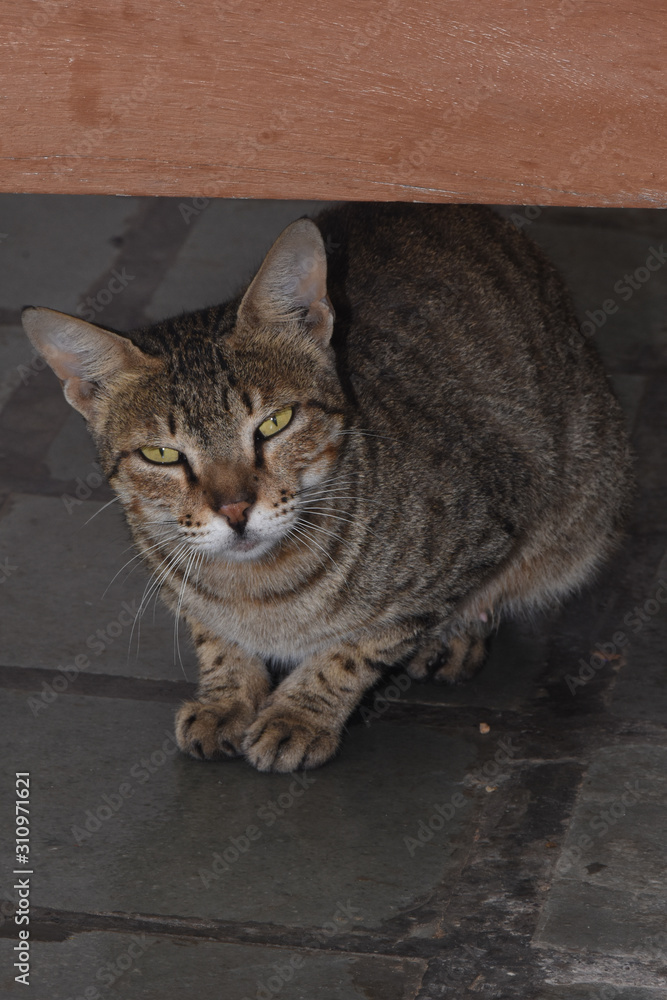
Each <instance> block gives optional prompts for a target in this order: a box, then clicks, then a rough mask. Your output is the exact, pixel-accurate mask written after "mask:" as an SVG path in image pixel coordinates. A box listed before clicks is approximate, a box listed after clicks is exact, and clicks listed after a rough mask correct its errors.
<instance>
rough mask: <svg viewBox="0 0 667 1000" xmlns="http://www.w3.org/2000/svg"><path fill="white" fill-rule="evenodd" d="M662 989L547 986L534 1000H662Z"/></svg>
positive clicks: (607, 985) (606, 985) (599, 984)
mask: <svg viewBox="0 0 667 1000" xmlns="http://www.w3.org/2000/svg"><path fill="white" fill-rule="evenodd" d="M664 996H665V990H664V987H662V986H660V987H656V988H655V989H651V988H647V989H644V988H643V987H641V986H637V987H635V986H617V985H616V983H614V982H611V981H610V982H597V983H579V984H577V985H575V986H570V985H568V986H547V987H544V989H543V990H542V991H541V992H540V994H539V996H538V997H536V998H535V1000H663V998H664Z"/></svg>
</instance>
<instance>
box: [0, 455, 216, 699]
mask: <svg viewBox="0 0 667 1000" xmlns="http://www.w3.org/2000/svg"><path fill="white" fill-rule="evenodd" d="M80 471H81V476H80V479H81V482H80V484H77V485H76V486H75V491H74V493H69V492H65V493H63V494H62V495H61V496H60V497H40V496H30V495H14V496H13V497H12V498H11V499H10V500H9V502H8V503H7V504H6V505H5V507H4V508H3V513H4V516H3V517H1V518H0V561H2V560H5V561H6V564H7V565H9V566H11V574H10V575H9V576H8V579H7V581H6V583H5V584H4V586H3V589H2V601H1V602H0V632H1V633H2V644H1V646H0V665H2V664H6V665H9V666H24V667H51V668H54V669H57V670H61V669H62V668H63V667H70V666H71V665H72V664H73V663H75V664H76V663H77V662H78V663H79V665H81V666H82V669H85V670H87V671H88V672H90V673H109V674H117V675H124V676H135V677H152V678H166V679H171V680H178V679H181V680H182V679H183V677H184V676H185V677H186V678H187V679H188V680H194V679H196V663H195V656H194V652H193V650H192V649H191V647H190V645H189V638H188V636H187V629H186V628H183V627H182V628H181V629H180V630H179V640H180V641H179V645H180V649H181V659H182V664H183V665H181V662H180V660H179V659H178V656H176V657H175V652H174V619H173V617H172V615H171V614H170V613H169V612H168V611H167V610H166V609H164V608H163V607H162V606H161V605H160V604H159V602H158V604H157V606H156V611H155V617H154V616H153V605H152V604H150V606H149V610H148V611H147V613H146V614H145V616H144V617H143V618H142V620H141V622H140V627H139V628H138V629H137V628H135V629H134V634H132V628H133V623H134V618H135V615H136V613H137V610H138V608H139V606H140V603H141V598H142V595H143V593H144V589H145V586H146V583H147V580H148V576H147V574H146V572H145V571H144V569H143V568H142V567H141V566H139V565H138V560H135V561H134V562H131V563H130V564H129V565H128V566H127V568H126V569H125V570H124V571H123V572H121V573H120V575H119V576H118V578H117V579H116V581H115V582H114V583H113V584H112V585H111V586H110V587H109V589H108V591H107V593H106V595H105V593H104V592H105V590H106V588H107V586H108V585H109V584H110V582H111V581H112V579H113V577H114V575H115V574H116V573H117V572H118V570H121V569H122V567H123V564H124V563H126V562H127V561H128V560H131V559H132V558H133V556H134V554H135V550H134V549H133V548H131V547H130V546H131V542H130V538H129V534H128V531H127V528H126V527H125V524H124V521H123V518H122V515H121V513H120V511H119V510H118V508H117V506H116V505H115V504H112V505H111V506H110V507H107V509H106V510H103V509H102V508H103V507H104V504H103V503H101V502H97V501H95V500H94V499H88V500H82V501H79V497H80V496H86V495H90V497H91V498H92V497H94V496H95V493H96V491H99V490H100V489H101V486H100V484H101V483H102V477H101V475H100V474H99V470H98V469H97V468H96V467H95V466H93V465H91V466H88V467H87V468H85V467H84V468H82V469H81V470H80ZM77 493H78V494H79V496H77ZM105 496H106V493H105ZM90 518H93V519H92V520H90V523H88V524H87V523H86V522H87V521H89V519H90ZM4 564H5V563H3V565H4ZM135 566H137V569H135V570H134V571H133V572H132V573H131V575H127V574H128V573H130V571H131V570H132V569H133V567H135ZM131 636H132V643H131V644H130V637H131ZM77 657H83V658H84V660H79V661H77ZM175 660H176V662H174V661H175ZM84 661H85V662H84Z"/></svg>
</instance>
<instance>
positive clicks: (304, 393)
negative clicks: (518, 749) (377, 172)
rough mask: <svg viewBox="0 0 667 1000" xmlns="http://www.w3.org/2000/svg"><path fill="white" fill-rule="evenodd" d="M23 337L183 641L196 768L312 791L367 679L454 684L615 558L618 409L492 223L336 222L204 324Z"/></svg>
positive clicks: (50, 321) (390, 212) (529, 257)
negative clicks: (294, 776) (277, 779)
mask: <svg viewBox="0 0 667 1000" xmlns="http://www.w3.org/2000/svg"><path fill="white" fill-rule="evenodd" d="M327 248H328V251H329V252H328V256H327ZM23 324H24V327H25V330H26V332H27V334H28V336H29V338H30V340H31V341H32V343H33V345H34V346H35V347H36V348H37V350H38V351H39V352H40V353H41V354H42V356H43V357H44V358H45V360H46V361H47V362H48V364H49V365H50V366H51V367H52V368H53V370H54V372H55V373H56V375H57V376H58V378H59V379H60V380H61V382H62V385H63V389H64V392H65V396H66V398H67V399H68V401H69V402H70V403H71V405H72V406H73V407H75V409H77V410H78V411H79V412H80V413H82V414H83V415H84V417H85V418H86V420H87V422H88V425H89V428H90V431H91V432H92V435H93V438H94V440H95V443H96V445H97V449H98V452H99V456H100V461H101V463H102V466H103V468H104V470H105V473H106V475H107V476H108V479H109V482H110V483H111V485H112V487H113V489H114V490H115V491H116V493H117V494H118V496H119V498H120V501H121V503H122V506H123V508H124V511H125V515H126V518H127V521H128V524H129V526H130V529H131V531H132V534H133V537H134V539H135V542H136V544H137V546H138V547H139V550H140V551H141V553H142V554H143V557H144V559H145V561H146V563H147V564H148V566H149V567H150V568H151V569H152V570H153V572H154V573H155V574H156V576H155V581H156V586H158V587H161V592H162V595H163V597H164V598H165V600H166V602H167V604H168V605H169V606H170V607H171V608H172V609H173V610H174V611H175V613H176V614H177V615H179V614H181V615H183V616H184V617H185V618H186V620H187V622H188V623H189V626H190V629H191V632H192V637H193V641H194V645H195V647H196V650H197V654H198V659H199V667H200V678H199V686H198V690H197V694H196V698H195V699H194V700H192V701H189V702H187V703H185V704H184V705H182V706H181V707H180V709H179V710H178V713H177V716H176V736H177V740H178V744H179V747H180V748H181V749H182V750H183V751H185V752H186V753H189V754H191V755H192V756H194V757H197V758H202V759H216V758H226V757H236V756H239V755H243V756H244V757H245V758H246V760H247V761H249V762H250V763H251V764H252V765H254V766H255V767H256V768H258V769H259V770H260V771H283V772H284V771H293V770H295V769H299V768H311V767H315V766H318V765H320V764H323V763H324V762H325V761H327V760H329V758H331V757H332V756H333V755H334V754H335V753H336V751H337V749H338V747H339V745H340V741H341V732H342V730H343V727H344V724H345V722H346V720H347V719H348V717H349V716H350V714H351V713H352V712H353V711H354V709H355V707H356V706H357V705H358V704H359V702H360V700H361V699H362V696H363V695H364V692H366V691H367V690H368V689H369V688H371V687H372V686H373V685H375V684H376V683H377V681H378V680H379V679H380V678H381V676H382V674H383V673H384V672H385V671H386V670H387V669H388V668H390V667H393V666H395V665H397V664H403V665H405V666H406V668H407V670H408V671H409V673H410V674H411V675H412V676H413V677H416V678H421V677H425V676H427V674H428V673H429V672H432V671H433V670H434V669H435V677H436V679H441V680H446V681H449V682H454V681H457V680H460V679H463V678H467V677H470V676H471V675H472V674H473V673H474V672H475V671H476V670H477V669H478V668H479V666H480V665H481V663H482V661H483V660H484V657H485V651H486V642H487V638H488V636H489V634H490V632H491V630H492V628H493V627H494V625H495V624H496V623H497V622H498V621H499V620H500V619H501V618H502V617H503V616H504V615H511V614H516V613H518V612H522V611H527V610H528V611H530V610H533V609H539V608H543V607H548V606H551V605H553V604H554V603H557V602H559V601H560V600H562V599H564V598H565V597H566V596H567V595H569V594H572V593H573V592H575V591H576V590H577V589H578V588H580V587H581V586H582V584H584V583H585V582H586V581H587V580H588V579H589V578H590V577H591V575H592V574H593V573H594V572H595V570H596V569H597V567H598V566H599V565H600V564H601V562H602V561H603V560H604V559H605V557H606V556H607V555H608V554H609V553H610V551H611V550H612V549H613V547H614V546H615V545H616V544H617V542H618V540H619V538H620V537H621V532H622V527H623V522H624V520H625V518H626V516H627V512H628V508H629V503H630V495H631V484H632V473H631V459H630V455H629V449H628V444H627V441H626V437H625V433H624V428H623V417H622V414H621V411H620V408H619V406H618V404H617V402H616V400H615V398H614V397H613V395H612V393H611V391H610V389H609V387H608V384H607V380H606V377H605V375H604V372H603V370H602V367H601V364H600V362H599V359H598V357H597V355H596V353H595V351H594V349H593V347H592V346H591V344H590V343H589V342H588V341H587V340H586V338H584V337H582V336H581V335H579V334H577V333H576V331H577V326H576V320H575V316H574V313H573V310H572V306H571V304H570V299H569V296H568V293H567V291H566V289H565V287H564V284H563V282H562V280H561V278H560V277H559V275H558V273H557V272H556V270H555V268H554V267H553V266H552V265H551V264H550V263H549V262H548V261H547V260H546V259H545V258H544V257H543V256H542V254H541V252H540V251H539V250H538V249H537V248H536V247H535V246H534V245H533V244H532V242H530V241H529V240H528V239H527V238H526V237H525V235H523V234H521V233H519V232H518V231H517V230H516V229H515V228H514V227H513V226H512V225H511V224H510V223H509V222H507V221H505V220H503V219H501V218H500V217H499V216H498V215H496V214H495V213H494V212H492V211H491V210H490V209H487V208H484V207H480V206H457V205H408V204H347V205H340V206H337V207H335V208H333V209H327V210H326V211H324V212H323V213H321V214H320V215H318V216H316V217H315V219H314V220H313V219H309V218H303V219H300V220H298V221H296V222H294V223H292V224H291V225H290V226H288V227H287V229H285V231H284V232H283V233H282V235H281V236H280V237H279V238H278V239H277V240H276V242H275V243H274V244H273V246H272V247H271V248H270V250H269V252H268V254H267V256H266V258H265V259H264V261H263V263H262V265H261V267H260V268H259V271H258V272H257V274H256V276H255V277H254V279H253V280H252V282H251V283H250V284H249V286H248V288H247V289H246V290H245V291H244V292H242V293H241V294H239V295H238V296H237V297H236V298H234V299H232V300H231V301H228V302H226V303H224V304H223V305H220V306H215V307H211V308H207V309H203V310H201V311H198V312H195V313H192V314H191V315H186V316H179V317H176V318H173V319H170V320H165V321H163V322H160V323H157V324H155V325H152V326H150V327H147V328H145V329H139V330H136V331H133V332H131V333H129V334H122V335H119V334H116V333H113V332H110V331H106V330H102V329H100V328H98V327H96V326H93V325H91V324H90V323H87V322H85V321H83V320H81V319H76V318H73V317H69V316H66V315H64V314H62V313H58V312H55V311H53V310H49V309H43V308H32V307H30V308H28V309H26V310H25V311H24V313H23ZM573 331H574V332H573ZM276 662H278V663H280V665H281V666H282V670H283V673H282V674H280V677H279V682H277V681H276V680H274V679H272V678H273V677H274V675H273V674H272V672H271V670H270V669H269V667H270V666H271V664H272V663H276Z"/></svg>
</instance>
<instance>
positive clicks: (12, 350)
mask: <svg viewBox="0 0 667 1000" xmlns="http://www.w3.org/2000/svg"><path fill="white" fill-rule="evenodd" d="M32 360H33V352H32V346H31V344H30V341H29V340H28V338H27V337H26V335H25V333H24V332H23V328H22V327H20V326H0V410H2V408H3V406H4V405H5V403H6V402H7V400H8V399H9V397H10V396H11V394H12V393H13V392H14V389H16V388H17V387H18V386H19V385H21V381H22V377H23V378H29V377H30V363H31V361H32Z"/></svg>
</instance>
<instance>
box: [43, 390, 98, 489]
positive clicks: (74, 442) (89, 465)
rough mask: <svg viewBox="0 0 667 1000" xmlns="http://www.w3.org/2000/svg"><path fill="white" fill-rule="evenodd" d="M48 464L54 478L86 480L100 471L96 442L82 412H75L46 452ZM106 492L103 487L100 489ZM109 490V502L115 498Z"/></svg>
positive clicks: (72, 412)
mask: <svg viewBox="0 0 667 1000" xmlns="http://www.w3.org/2000/svg"><path fill="white" fill-rule="evenodd" d="M46 464H47V467H48V469H49V472H50V473H51V476H52V477H53V478H54V479H61V480H63V481H69V480H74V481H76V480H77V479H79V478H81V479H83V480H84V481H85V479H86V476H88V475H90V472H91V470H94V469H96V468H97V453H96V451H95V445H94V444H93V439H92V437H91V436H90V434H89V432H88V428H87V427H86V421H85V420H84V419H83V417H82V416H81V414H80V413H77V412H76V410H72V411H71V412H70V414H69V416H68V417H67V419H66V420H65V423H64V424H63V426H62V427H61V429H60V431H59V432H58V434H57V435H56V437H55V438H54V439H53V441H52V442H51V445H50V447H49V449H48V451H47V453H46ZM100 489H102V487H100ZM112 495H113V494H112V492H111V488H110V487H109V499H111V496H112Z"/></svg>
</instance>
